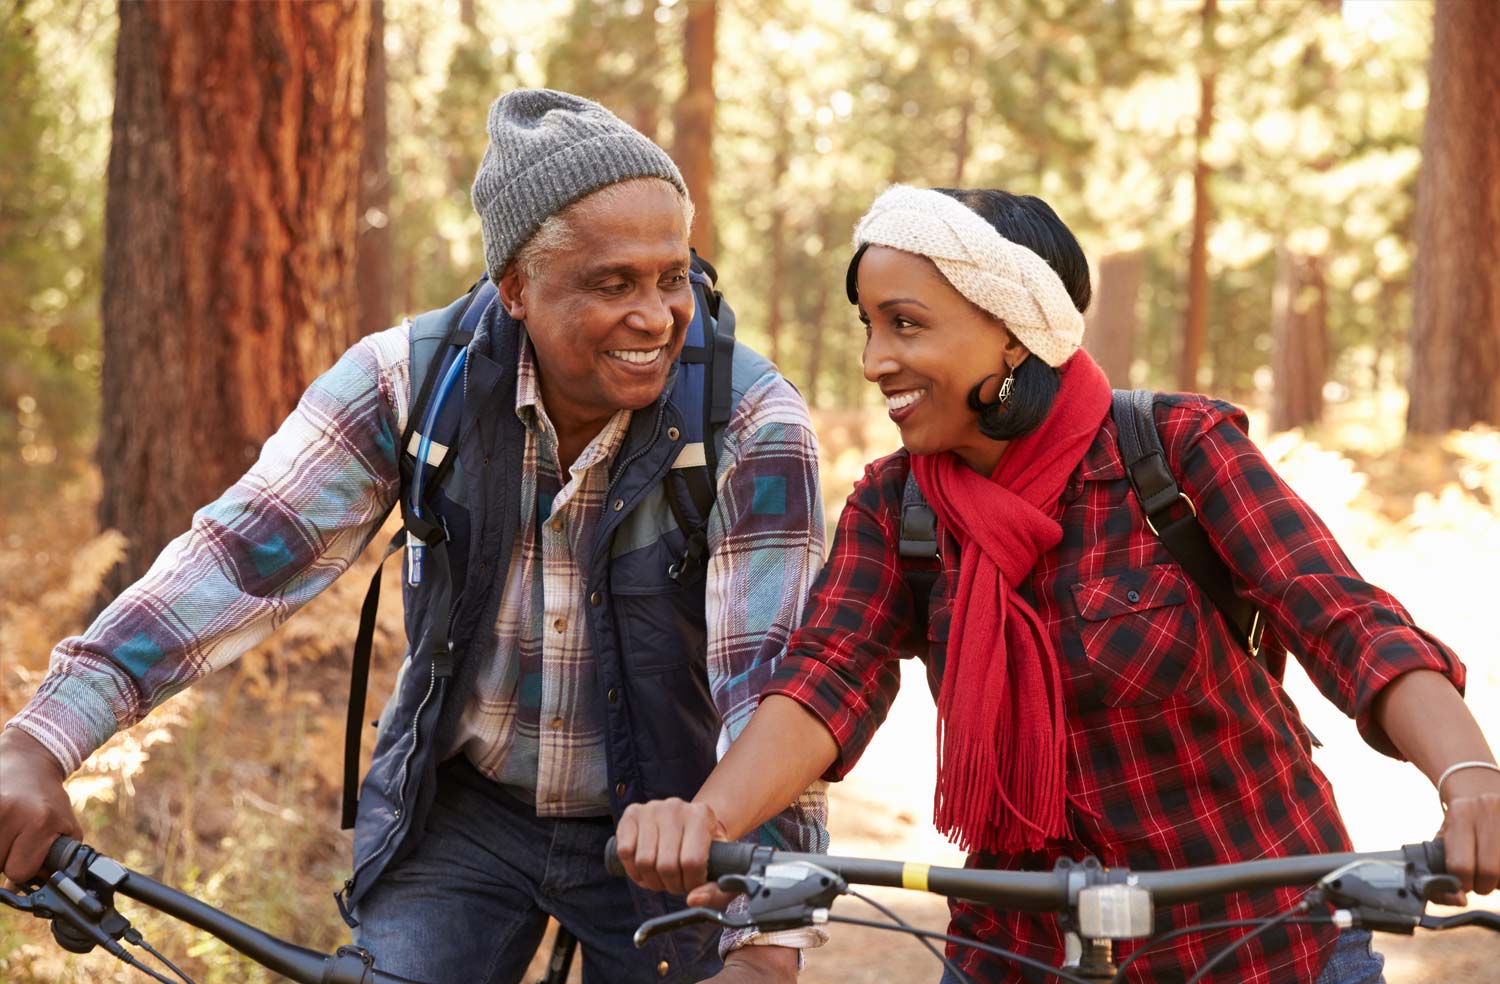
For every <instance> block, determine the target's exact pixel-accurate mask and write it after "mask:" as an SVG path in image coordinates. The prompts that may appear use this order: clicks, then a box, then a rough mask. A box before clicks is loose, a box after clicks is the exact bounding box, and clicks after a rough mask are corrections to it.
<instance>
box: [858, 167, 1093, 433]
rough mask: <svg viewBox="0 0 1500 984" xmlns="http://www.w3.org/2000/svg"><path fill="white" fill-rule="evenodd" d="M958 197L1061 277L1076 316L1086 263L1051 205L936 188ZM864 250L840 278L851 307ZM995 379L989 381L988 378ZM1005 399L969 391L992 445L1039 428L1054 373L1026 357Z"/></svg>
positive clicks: (1086, 290) (1053, 391)
mask: <svg viewBox="0 0 1500 984" xmlns="http://www.w3.org/2000/svg"><path fill="white" fill-rule="evenodd" d="M933 190H935V191H938V192H941V193H942V194H944V195H947V196H948V197H950V198H954V199H957V200H958V201H959V202H961V203H963V204H964V205H965V206H967V207H968V208H969V209H970V210H971V211H973V212H974V213H975V214H977V215H978V216H979V217H980V218H982V219H984V220H985V221H986V222H988V223H989V224H990V225H992V226H994V227H995V230H996V231H997V232H999V233H1000V235H1002V236H1004V237H1005V238H1006V239H1008V240H1010V241H1011V242H1013V243H1018V244H1020V245H1022V246H1025V247H1026V248H1027V249H1029V250H1031V251H1032V252H1033V253H1035V254H1037V255H1038V256H1040V257H1041V258H1042V259H1044V260H1046V261H1047V265H1048V266H1050V267H1051V268H1052V269H1053V271H1055V272H1056V273H1057V275H1058V277H1060V278H1061V279H1062V282H1063V286H1064V287H1065V288H1067V291H1068V296H1069V297H1071V298H1072V299H1073V306H1074V307H1076V308H1078V310H1079V311H1080V312H1082V311H1084V310H1085V309H1086V308H1088V306H1089V298H1090V297H1091V296H1092V292H1093V289H1092V287H1091V286H1090V283H1089V265H1088V260H1086V259H1085V258H1084V255H1083V247H1082V246H1079V245H1078V239H1077V237H1075V236H1074V235H1073V232H1072V230H1071V229H1069V228H1068V227H1067V225H1066V224H1064V223H1063V220H1062V219H1060V218H1058V216H1057V213H1056V212H1054V211H1052V207H1051V206H1050V205H1048V204H1047V203H1046V202H1044V201H1042V200H1041V199H1040V198H1037V197H1035V196H1033V195H1012V194H1011V193H1010V192H1007V191H999V190H996V189H988V188H985V189H966V188H935V189H933ZM866 248H867V247H866V246H861V247H860V248H859V249H858V250H856V251H855V253H854V256H853V258H852V259H850V261H849V270H848V273H847V274H846V275H845V278H844V289H845V291H846V292H847V294H848V295H849V303H850V304H858V303H859V288H858V272H859V261H860V259H861V258H862V257H863V256H864V252H865V249H866ZM993 378H994V377H993V376H991V377H988V379H993ZM1015 379H1016V381H1015V383H1014V384H1013V386H1012V389H1011V393H1010V397H1009V398H1008V399H1007V400H1006V401H1005V403H1004V404H1001V403H1000V402H998V401H997V400H991V401H988V402H986V401H984V400H982V399H981V397H980V390H981V388H983V386H984V384H985V382H987V381H988V380H981V381H980V382H979V383H976V384H975V386H974V388H973V389H972V390H970V391H969V406H970V407H972V408H973V409H974V411H975V412H976V413H978V414H979V432H980V433H981V434H983V435H984V436H985V437H988V438H989V439H990V440H993V441H1011V440H1015V439H1016V438H1018V437H1024V436H1025V435H1027V434H1029V433H1031V432H1032V431H1034V430H1036V429H1037V428H1038V427H1040V426H1041V424H1042V421H1043V420H1045V419H1046V418H1047V414H1048V412H1049V411H1050V410H1051V409H1052V401H1053V400H1054V399H1056V397H1057V388H1058V383H1059V380H1058V372H1057V370H1056V369H1054V368H1053V367H1051V366H1049V365H1047V363H1045V362H1043V361H1042V360H1041V359H1039V358H1037V357H1036V356H1034V355H1033V356H1028V357H1027V359H1026V361H1024V362H1022V363H1021V364H1020V366H1018V367H1017V368H1016V370H1015Z"/></svg>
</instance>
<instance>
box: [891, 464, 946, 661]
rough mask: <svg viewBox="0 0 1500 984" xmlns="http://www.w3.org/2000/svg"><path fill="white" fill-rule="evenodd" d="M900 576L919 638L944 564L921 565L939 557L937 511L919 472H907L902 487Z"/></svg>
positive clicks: (922, 632)
mask: <svg viewBox="0 0 1500 984" xmlns="http://www.w3.org/2000/svg"><path fill="white" fill-rule="evenodd" d="M899 552H900V555H901V577H902V578H903V579H904V580H905V581H906V587H907V589H908V590H909V591H910V592H911V601H912V631H913V632H914V633H916V634H917V636H916V637H917V638H919V639H920V638H923V637H924V636H926V635H927V619H928V609H929V607H930V606H931V600H932V587H933V585H934V584H936V583H937V576H938V571H939V570H940V568H941V565H939V566H937V567H934V566H930V565H928V566H922V564H923V562H924V561H928V562H930V561H933V560H937V559H938V558H939V554H938V545H937V514H936V513H934V512H933V511H932V507H931V506H930V505H928V504H927V500H926V499H925V498H923V496H922V490H921V489H920V488H918V487H917V476H916V474H915V473H912V472H908V473H907V475H906V486H905V487H904V488H903V489H902V490H901V542H900V545H899Z"/></svg>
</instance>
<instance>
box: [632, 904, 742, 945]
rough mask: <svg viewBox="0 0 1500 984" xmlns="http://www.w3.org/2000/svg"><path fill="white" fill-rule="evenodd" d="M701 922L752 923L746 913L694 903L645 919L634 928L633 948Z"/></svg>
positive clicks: (734, 925) (739, 926) (730, 926)
mask: <svg viewBox="0 0 1500 984" xmlns="http://www.w3.org/2000/svg"><path fill="white" fill-rule="evenodd" d="M703 922H711V923H718V924H719V925H720V926H723V927H724V928H725V929H748V928H750V927H751V926H752V925H754V923H753V922H752V921H751V919H750V917H749V916H748V915H736V916H731V915H728V914H727V913H723V912H720V911H719V910H718V909H710V908H708V907H706V906H701V905H695V906H693V907H691V908H688V909H680V910H678V911H677V912H669V913H667V914H666V915H664V916H657V917H655V918H654V919H647V920H646V921H645V922H643V923H641V924H640V926H639V927H637V928H636V931H635V936H634V938H633V939H634V941H635V948H636V949H637V950H639V949H640V948H641V947H643V946H645V945H646V941H647V940H649V939H650V938H651V937H653V936H656V935H658V934H660V933H670V932H673V931H675V930H679V929H682V928H683V927H685V926H693V925H696V924H698V923H703Z"/></svg>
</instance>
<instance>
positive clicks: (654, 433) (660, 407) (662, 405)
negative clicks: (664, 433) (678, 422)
mask: <svg viewBox="0 0 1500 984" xmlns="http://www.w3.org/2000/svg"><path fill="white" fill-rule="evenodd" d="M666 412H667V403H666V400H659V401H657V404H656V419H655V420H654V421H652V423H651V440H649V441H647V442H646V444H645V446H644V447H642V448H641V449H640V450H638V451H636V453H635V454H632V455H631V456H630V457H628V458H626V459H625V460H624V461H623V462H622V463H621V464H620V467H619V468H617V469H616V470H615V477H614V478H612V479H610V480H609V487H608V488H607V489H605V490H604V501H605V502H606V503H608V502H609V498H610V496H612V495H614V493H615V486H616V485H618V484H619V482H620V479H621V478H623V477H624V476H625V472H626V470H627V469H628V468H630V466H631V465H633V464H635V463H636V462H637V461H639V460H640V459H641V458H643V457H645V456H646V454H647V453H648V452H649V451H650V450H651V449H652V448H654V447H656V442H657V441H658V440H660V439H661V419H662V417H664V416H665V415H666Z"/></svg>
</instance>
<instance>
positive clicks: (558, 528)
mask: <svg viewBox="0 0 1500 984" xmlns="http://www.w3.org/2000/svg"><path fill="white" fill-rule="evenodd" d="M547 525H548V526H550V527H551V528H552V532H554V533H561V532H562V528H563V521H562V517H561V516H557V517H554V518H553V520H552V521H551V522H549V523H548V524H547Z"/></svg>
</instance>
